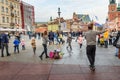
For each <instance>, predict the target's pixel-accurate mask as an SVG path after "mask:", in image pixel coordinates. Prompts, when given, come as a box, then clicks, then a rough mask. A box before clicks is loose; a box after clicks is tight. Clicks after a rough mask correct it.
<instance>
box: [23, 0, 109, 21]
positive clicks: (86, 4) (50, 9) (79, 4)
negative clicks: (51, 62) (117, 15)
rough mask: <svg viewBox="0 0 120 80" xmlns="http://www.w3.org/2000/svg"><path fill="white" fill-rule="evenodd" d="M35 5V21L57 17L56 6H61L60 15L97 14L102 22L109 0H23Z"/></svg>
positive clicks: (68, 16) (69, 16)
mask: <svg viewBox="0 0 120 80" xmlns="http://www.w3.org/2000/svg"><path fill="white" fill-rule="evenodd" d="M23 1H25V2H27V3H29V4H32V5H34V7H35V20H36V21H49V18H50V17H51V16H52V17H53V18H56V17H58V13H57V12H58V7H60V8H61V17H64V18H65V19H69V18H72V16H73V15H72V14H73V12H76V13H77V14H81V13H83V14H90V15H91V16H94V15H95V16H98V18H99V22H101V23H103V22H104V21H105V19H106V17H107V12H108V3H109V2H108V1H109V0H97V1H96V0H23Z"/></svg>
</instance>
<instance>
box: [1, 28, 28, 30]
mask: <svg viewBox="0 0 120 80" xmlns="http://www.w3.org/2000/svg"><path fill="white" fill-rule="evenodd" d="M0 31H26V30H25V29H10V28H0Z"/></svg>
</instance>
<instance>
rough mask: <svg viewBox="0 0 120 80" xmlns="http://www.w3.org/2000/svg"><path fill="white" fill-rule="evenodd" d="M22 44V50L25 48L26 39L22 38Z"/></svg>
mask: <svg viewBox="0 0 120 80" xmlns="http://www.w3.org/2000/svg"><path fill="white" fill-rule="evenodd" d="M21 46H22V50H25V40H24V39H22V40H21Z"/></svg>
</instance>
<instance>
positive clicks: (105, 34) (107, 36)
mask: <svg viewBox="0 0 120 80" xmlns="http://www.w3.org/2000/svg"><path fill="white" fill-rule="evenodd" d="M103 36H104V39H108V38H109V31H106V32H105V33H104V35H103Z"/></svg>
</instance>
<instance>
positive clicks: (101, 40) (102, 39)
mask: <svg viewBox="0 0 120 80" xmlns="http://www.w3.org/2000/svg"><path fill="white" fill-rule="evenodd" d="M103 45H104V38H103V36H101V38H100V46H101V47H102V46H103Z"/></svg>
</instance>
